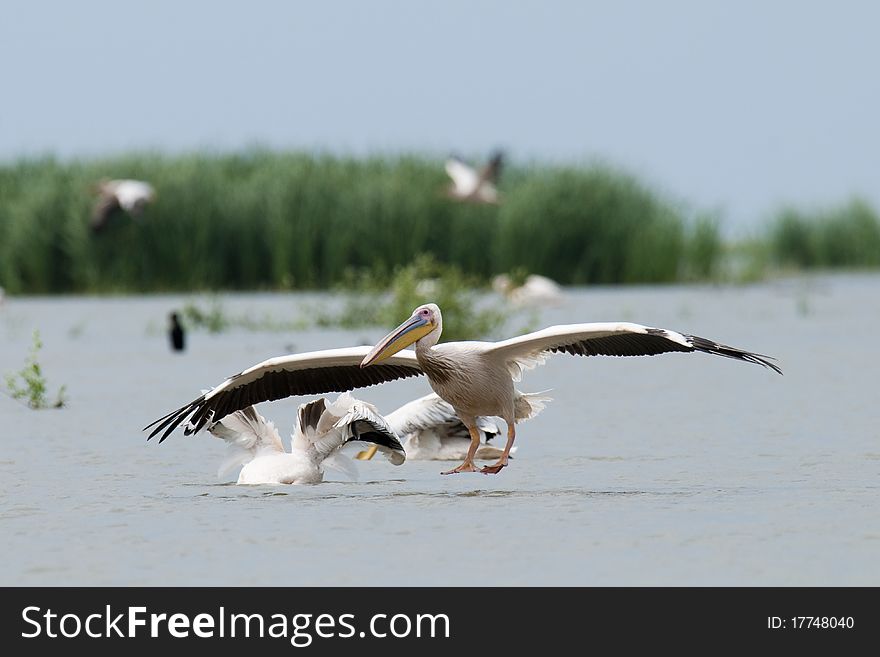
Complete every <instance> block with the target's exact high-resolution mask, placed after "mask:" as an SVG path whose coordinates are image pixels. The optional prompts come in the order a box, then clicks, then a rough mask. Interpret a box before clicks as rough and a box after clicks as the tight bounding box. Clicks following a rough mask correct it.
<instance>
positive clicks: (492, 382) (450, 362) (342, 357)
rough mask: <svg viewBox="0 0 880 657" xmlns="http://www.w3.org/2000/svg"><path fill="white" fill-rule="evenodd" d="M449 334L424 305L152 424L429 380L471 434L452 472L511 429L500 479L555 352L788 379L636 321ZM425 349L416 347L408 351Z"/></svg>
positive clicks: (245, 375)
mask: <svg viewBox="0 0 880 657" xmlns="http://www.w3.org/2000/svg"><path fill="white" fill-rule="evenodd" d="M442 330H443V318H442V315H441V313H440V308H439V307H438V306H437V305H436V304H433V303H429V304H425V305H423V306H419V307H418V308H416V309H415V310H414V311H413V314H412V316H410V318H409V319H407V320H406V321H405V322H403V323H402V324H401V325H400V326H398V327H397V328H396V329H395V330H394V331H392V332H391V333H389V334H388V335H387V336H385V338H383V339H382V340H381V341H380V342H379V343H378V344H377V345H376V346H375V347H373V348H372V349H370V348H369V347H348V348H343V349H329V350H326V351H314V352H308V353H303V354H292V355H289V356H281V357H278V358H270V359H269V360H266V361H263V362H262V363H258V364H257V365H254V366H253V367H250V368H248V369H246V370H244V371H243V372H240V373H239V374H236V375H234V376H232V377H230V378H228V379H226V381H224V382H223V383H221V384H220V385H218V386H217V387H215V388H213V389H212V390H210V391H208V392H207V393H205V394H203V395H201V396H200V397H197V398H196V399H194V400H193V401H192V402H190V403H188V404H185V405H184V406H181V407H180V408H178V409H176V410H174V411H172V412H170V413H168V414H167V415H165V416H163V417H161V418H159V419H158V420H155V421H154V422H152V423H150V424H149V425H148V426H146V427H145V430H147V429H151V428H152V432H151V433H150V435H149V438H152V437H153V436H156V435H157V434H159V433H161V434H162V435H161V437H160V439H159V440H160V442H161V441H162V440H165V438H167V437H168V436H169V435H170V434H171V432H172V431H174V429H175V428H176V427H178V426H180V425H181V424H183V423H184V422H187V419H188V420H189V421H188V423H187V425H186V426H185V429H184V433H187V434H189V433H193V432H195V431H198V430H199V429H201V428H202V427H204V426H205V424H206V423H208V422H209V421H210V422H216V421H218V420H220V419H222V418H223V417H225V416H226V415H228V414H230V413H234V412H235V411H238V410H240V409H242V408H245V407H247V406H250V405H251V404H255V403H258V402H261V401H267V400H272V399H282V398H284V397H289V396H292V395H306V394H323V393H326V392H343V391H346V390H351V389H353V388H359V387H365V386H370V385H375V384H377V383H383V382H386V381H393V380H396V379H403V378H409V377H414V376H420V375H425V376H426V377H427V378H428V382H429V383H430V385H431V388H432V389H433V390H434V392H435V393H436V394H437V395H438V396H439V397H440V398H441V399H443V400H444V401H446V402H448V403H449V404H450V405H451V406H452V408H453V409H454V411H455V414H456V415H457V416H458V417H459V418H460V419H461V421H462V423H463V424H464V425H465V427H467V429H468V433H469V435H470V438H471V442H470V446H469V448H468V451H467V454H466V455H465V458H464V461H463V462H462V464H461V465H459V466H458V467H457V468H454V469H452V470H449V471H448V472H446V473H444V474H451V473H455V472H473V471H476V470H477V468H476V466H475V465H474V457H475V455H476V451H477V449H478V448H479V445H480V431H479V429H478V427H477V418H478V417H492V416H498V417H500V418H501V419H503V420H504V422H505V423H506V424H507V443H506V445H505V447H504V450H503V451H502V453H501V455H500V457H499V458H498V461H497V462H496V463H495V464H493V465H489V466H486V467H484V468H482V470H481V471H482V472H484V473H486V474H494V473H497V472H499V471H500V470H501V469H502V468H504V467H505V466H507V464H508V458H509V456H510V452H511V450H512V448H513V442H514V439H515V437H516V430H515V425H516V423H517V422H519V421H521V420H523V419H526V418H527V417H531V416H533V415H534V414H535V413H536V412H537V411H538V410H540V407H541V400H540V399H539V398H537V397H536V396H535V395H529V394H524V393H522V392H520V391H519V390H517V389H516V388H515V387H514V382H516V381H519V380H520V379H521V378H522V374H523V372H525V371H526V370H529V369H531V368H533V367H535V366H537V365H540V364H542V363H543V362H544V361H545V360H546V359H547V357H548V356H550V355H551V354H554V353H566V354H570V355H575V356H585V357H590V356H654V355H657V354H663V353H669V352H675V351H679V352H691V353H692V352H702V353H706V354H712V355H715V356H723V357H725V358H731V359H735V360H740V361H744V362H748V363H753V364H756V365H761V366H763V367H766V368H768V369H771V370H773V371H775V372H777V373H779V374H781V373H782V370H780V368H779V367H778V366H777V365H775V364H774V363H773V362H771V361H772V360H773V359H772V358H771V357H769V356H763V355H761V354H757V353H753V352H750V351H745V350H743V349H738V348H736V347H730V346H727V345H724V344H721V343H719V342H715V341H713V340H708V339H706V338H701V337H698V336H695V335H688V334H683V333H678V332H676V331H672V330H669V329H662V328H652V327H649V326H643V325H641V324H633V323H630V322H594V323H588V324H563V325H559V326H551V327H549V328H546V329H543V330H541V331H536V332H534V333H527V334H525V335H521V336H518V337H514V338H510V339H509V340H502V341H500V342H477V341H469V342H449V343H443V344H438V342H439V339H440V335H441V332H442ZM412 344H415V351H412V350H409V349H406V347H408V346H410V345H412Z"/></svg>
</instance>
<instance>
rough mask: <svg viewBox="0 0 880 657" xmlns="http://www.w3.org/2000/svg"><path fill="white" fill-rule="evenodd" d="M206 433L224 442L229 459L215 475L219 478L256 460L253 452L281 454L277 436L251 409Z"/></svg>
mask: <svg viewBox="0 0 880 657" xmlns="http://www.w3.org/2000/svg"><path fill="white" fill-rule="evenodd" d="M208 432H209V433H210V434H211V435H213V436H216V437H217V438H220V439H221V440H223V441H225V442H226V444H227V445H228V446H229V456H228V458H226V459H225V460H224V461H223V463H222V464H221V465H220V468H219V470H218V471H217V475H218V476H222V475H223V474H225V473H226V472H227V471H229V470H231V469H232V468H234V467H236V466H238V465H243V464H245V463H247V462H248V461H250V460H251V459H253V458H254V456H256V454H257V452H263V451H271V452H279V453H280V452H283V451H284V445H283V444H282V443H281V436H279V435H278V431H277V430H276V429H275V425H274V424H273V423H272V422H267V421H266V418H264V417H263V416H262V415H260V414H259V413H257V411H256V410H255V409H254V407H253V406H248V407H247V408H245V409H244V410H241V411H236V412H235V413H232V414H230V415H227V416H226V417H225V418H223V419H222V420H221V421H220V422H214V423H213V424H211V425H209V426H208Z"/></svg>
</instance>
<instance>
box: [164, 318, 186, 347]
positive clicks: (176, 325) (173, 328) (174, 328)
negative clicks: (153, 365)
mask: <svg viewBox="0 0 880 657" xmlns="http://www.w3.org/2000/svg"><path fill="white" fill-rule="evenodd" d="M168 319H169V322H170V325H169V327H168V339H169V340H170V342H171V348H172V349H173V350H174V351H183V350H184V348H185V347H186V341H185V338H186V334H185V333H184V330H183V325H181V323H180V317H179V316H178V314H177V313H176V312H173V313H171V314H170V315H169V316H168Z"/></svg>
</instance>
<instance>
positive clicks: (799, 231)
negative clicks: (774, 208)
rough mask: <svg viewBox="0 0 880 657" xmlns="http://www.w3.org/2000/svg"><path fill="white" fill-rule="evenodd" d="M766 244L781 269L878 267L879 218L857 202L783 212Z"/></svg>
mask: <svg viewBox="0 0 880 657" xmlns="http://www.w3.org/2000/svg"><path fill="white" fill-rule="evenodd" d="M767 244H768V251H769V257H770V258H772V260H773V262H774V263H775V264H776V265H778V266H781V267H788V268H790V267H796V268H800V269H810V268H825V269H827V268H832V267H850V268H866V267H878V266H880V217H878V216H877V212H876V211H875V210H874V209H873V208H871V207H870V206H869V205H868V204H867V203H866V202H865V201H863V200H860V199H854V200H852V201H850V202H848V203H845V204H843V205H839V206H836V207H832V208H825V209H817V210H812V211H805V210H799V209H796V208H793V207H792V208H785V209H783V210H782V211H781V212H780V213H779V214H778V215H777V217H776V218H775V220H774V222H773V223H772V224H771V227H770V230H769V235H768V238H767Z"/></svg>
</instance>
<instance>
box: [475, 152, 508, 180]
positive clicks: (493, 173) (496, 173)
mask: <svg viewBox="0 0 880 657" xmlns="http://www.w3.org/2000/svg"><path fill="white" fill-rule="evenodd" d="M503 162H504V155H503V154H502V153H501V152H500V151H499V152H497V153H495V154H494V155H493V156H492V158H491V159H490V160H489V163H488V164H487V165H486V166H484V167H483V168H482V169H481V170H480V180H481V181H483V180H485V181H489V182H498V178H499V177H500V176H501V168H502V166H503Z"/></svg>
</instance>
